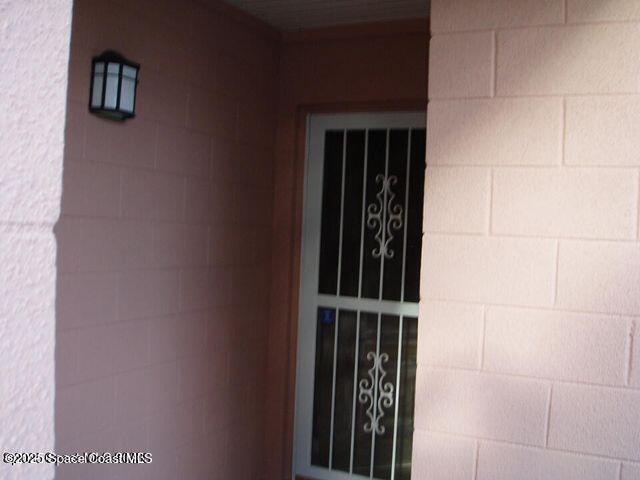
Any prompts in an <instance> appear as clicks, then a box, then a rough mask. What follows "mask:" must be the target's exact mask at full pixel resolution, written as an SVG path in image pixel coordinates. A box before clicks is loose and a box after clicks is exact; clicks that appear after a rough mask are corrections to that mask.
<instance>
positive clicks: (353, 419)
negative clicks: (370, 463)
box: [349, 310, 360, 474]
mask: <svg viewBox="0 0 640 480" xmlns="http://www.w3.org/2000/svg"><path fill="white" fill-rule="evenodd" d="M355 352H356V353H355V357H354V359H355V362H354V363H353V406H352V407H351V456H350V458H349V473H350V474H352V473H353V455H354V454H353V448H354V443H355V437H356V404H357V402H356V398H357V397H358V363H359V360H360V358H359V355H360V310H358V313H357V317H356V350H355Z"/></svg>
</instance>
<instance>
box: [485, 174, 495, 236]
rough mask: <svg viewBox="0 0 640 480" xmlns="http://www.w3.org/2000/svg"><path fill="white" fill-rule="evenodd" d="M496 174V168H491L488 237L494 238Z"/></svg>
mask: <svg viewBox="0 0 640 480" xmlns="http://www.w3.org/2000/svg"><path fill="white" fill-rule="evenodd" d="M493 174H494V167H490V168H489V206H488V208H487V210H488V217H489V218H488V223H489V225H488V226H487V228H488V234H487V235H488V236H492V235H493V183H494V181H493V176H494V175H493Z"/></svg>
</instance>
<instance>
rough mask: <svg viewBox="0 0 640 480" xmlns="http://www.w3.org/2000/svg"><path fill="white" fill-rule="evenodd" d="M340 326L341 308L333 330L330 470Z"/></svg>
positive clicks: (330, 464) (331, 464)
mask: <svg viewBox="0 0 640 480" xmlns="http://www.w3.org/2000/svg"><path fill="white" fill-rule="evenodd" d="M339 327H340V310H339V309H338V310H336V323H335V328H334V332H333V378H332V380H331V429H330V430H329V470H331V467H332V466H333V424H334V420H335V418H334V415H335V407H336V366H337V365H336V364H337V358H338V328H339Z"/></svg>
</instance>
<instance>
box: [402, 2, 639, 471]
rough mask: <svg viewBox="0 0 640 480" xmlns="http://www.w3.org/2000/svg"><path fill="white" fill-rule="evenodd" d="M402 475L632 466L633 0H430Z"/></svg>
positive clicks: (635, 455)
mask: <svg viewBox="0 0 640 480" xmlns="http://www.w3.org/2000/svg"><path fill="white" fill-rule="evenodd" d="M431 22H432V31H433V37H432V39H431V44H430V45H431V47H430V64H429V100H430V102H429V107H428V114H427V122H428V125H427V137H428V138H427V176H426V188H425V192H426V197H425V216H424V218H425V221H424V222H425V223H424V231H425V236H424V242H423V270H422V284H421V287H422V295H421V297H422V303H421V319H420V333H419V341H418V361H419V366H418V380H417V383H418V385H417V398H416V432H415V437H414V438H415V441H414V478H420V479H422V480H444V479H446V480H474V479H475V480H489V479H491V480H512V479H530V480H533V479H540V480H542V479H544V480H618V479H623V480H638V479H639V478H640V375H639V374H638V373H639V370H640V348H638V345H639V344H640V341H639V340H640V339H639V338H638V330H639V328H638V325H639V324H638V322H639V319H640V240H639V239H640V237H639V231H638V213H639V212H638V210H639V193H638V192H639V183H640V182H639V177H640V156H639V155H638V151H639V150H640V136H639V135H638V132H639V131H640V114H639V113H638V112H640V109H639V108H638V106H639V105H640V100H639V99H640V97H639V95H638V94H639V93H640V83H638V72H640V55H638V51H640V9H639V8H638V2H637V1H635V0H568V1H565V0H547V1H544V2H542V1H541V2H534V1H530V0H433V1H432V16H431Z"/></svg>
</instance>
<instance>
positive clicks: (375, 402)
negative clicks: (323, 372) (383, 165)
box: [369, 130, 388, 478]
mask: <svg viewBox="0 0 640 480" xmlns="http://www.w3.org/2000/svg"><path fill="white" fill-rule="evenodd" d="M387 132H388V130H387ZM381 330H382V314H381V313H380V312H378V331H377V332H376V356H375V358H374V365H375V363H376V362H378V358H379V357H380V331H381ZM378 370H380V369H379V368H376V371H375V373H376V374H375V382H374V383H373V404H372V407H373V408H372V411H373V417H374V418H376V417H377V416H378ZM371 427H372V428H371V466H370V467H369V478H373V463H374V459H375V451H376V426H375V423H374V421H373V420H371Z"/></svg>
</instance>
